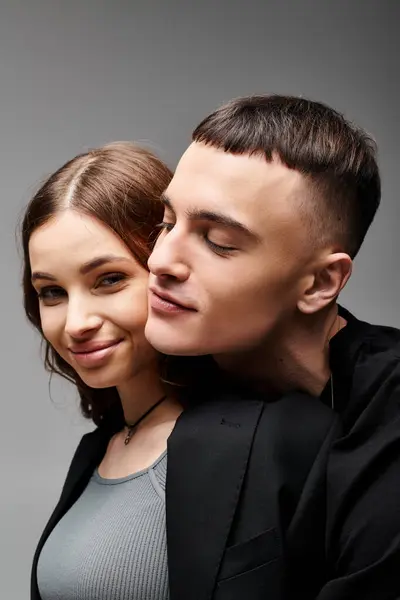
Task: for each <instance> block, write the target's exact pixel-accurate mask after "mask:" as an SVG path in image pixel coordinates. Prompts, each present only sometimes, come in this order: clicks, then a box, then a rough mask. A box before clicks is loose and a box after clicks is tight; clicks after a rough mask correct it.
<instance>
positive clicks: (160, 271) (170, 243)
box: [147, 230, 189, 281]
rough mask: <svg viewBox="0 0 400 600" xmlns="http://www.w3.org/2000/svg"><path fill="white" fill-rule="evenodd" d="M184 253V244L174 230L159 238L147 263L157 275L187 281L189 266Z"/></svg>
mask: <svg viewBox="0 0 400 600" xmlns="http://www.w3.org/2000/svg"><path fill="white" fill-rule="evenodd" d="M184 255H185V253H184V248H183V245H182V243H181V242H180V240H179V237H178V236H177V235H175V232H174V230H173V231H171V232H169V233H168V234H167V235H164V236H160V237H159V238H158V240H157V242H156V245H155V247H154V250H153V252H152V254H151V255H150V258H149V260H148V263H147V264H148V267H149V270H150V272H151V273H152V274H153V275H155V276H156V277H160V278H166V277H170V278H172V279H177V280H179V281H185V280H186V279H188V277H189V267H188V264H187V261H186V260H185V258H184Z"/></svg>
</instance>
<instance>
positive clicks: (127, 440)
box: [124, 427, 133, 446]
mask: <svg viewBox="0 0 400 600" xmlns="http://www.w3.org/2000/svg"><path fill="white" fill-rule="evenodd" d="M132 435H133V427H129V428H128V433H127V434H126V438H125V441H124V444H125V446H127V445H128V444H129V442H130V441H131V437H132Z"/></svg>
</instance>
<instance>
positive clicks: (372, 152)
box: [192, 95, 381, 258]
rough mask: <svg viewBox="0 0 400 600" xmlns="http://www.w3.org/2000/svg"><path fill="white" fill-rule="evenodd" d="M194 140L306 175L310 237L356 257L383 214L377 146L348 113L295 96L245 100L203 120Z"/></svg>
mask: <svg viewBox="0 0 400 600" xmlns="http://www.w3.org/2000/svg"><path fill="white" fill-rule="evenodd" d="M192 139H193V141H195V142H200V143H205V144H207V145H210V146H213V147H215V148H219V149H222V150H224V151H225V152H230V153H232V154H248V155H262V156H264V157H265V159H266V161H267V162H271V161H272V160H274V159H276V158H278V159H279V160H280V161H281V162H282V163H283V164H284V165H286V166H287V167H288V168H289V169H294V170H296V171H298V172H299V173H301V174H302V175H303V176H304V178H305V180H306V182H308V183H309V186H308V188H309V190H310V193H309V194H306V197H305V195H304V194H303V195H301V194H299V199H300V204H301V206H302V208H304V211H303V215H304V216H305V217H306V218H307V223H308V226H309V227H310V234H311V238H312V239H313V241H314V242H316V243H318V244H321V243H322V244H333V245H334V246H335V247H337V249H338V250H342V251H344V252H347V253H348V254H349V255H350V256H351V257H352V258H354V257H355V255H356V254H357V252H358V250H359V248H360V246H361V244H362V242H363V240H364V237H365V235H366V233H367V231H368V229H369V227H370V225H371V223H372V221H373V219H374V216H375V213H376V211H377V209H378V206H379V203H380V197H381V182H380V175H379V168H378V164H377V158H376V144H375V141H374V140H373V139H372V138H371V137H370V136H369V135H368V134H367V133H366V132H365V131H363V130H362V129H360V128H359V127H357V126H355V125H354V124H352V123H351V122H349V121H347V120H346V119H345V118H344V116H343V115H342V114H340V113H339V112H337V111H335V110H333V109H332V108H330V107H329V106H326V105H325V104H322V103H320V102H314V101H311V100H307V99H304V98H298V97H293V96H278V95H269V96H249V97H243V98H237V99H235V100H232V101H230V102H228V103H227V104H225V105H223V106H221V107H220V108H218V109H217V110H216V111H214V112H213V113H211V114H210V115H209V116H208V117H206V118H205V119H203V121H202V122H201V123H200V124H199V125H198V126H197V127H196V129H195V130H194V132H193V134H192ZM301 196H303V197H301Z"/></svg>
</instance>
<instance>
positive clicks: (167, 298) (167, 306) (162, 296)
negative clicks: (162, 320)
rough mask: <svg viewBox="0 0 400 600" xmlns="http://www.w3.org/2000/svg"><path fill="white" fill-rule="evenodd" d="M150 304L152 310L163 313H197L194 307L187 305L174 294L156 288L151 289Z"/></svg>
mask: <svg viewBox="0 0 400 600" xmlns="http://www.w3.org/2000/svg"><path fill="white" fill-rule="evenodd" d="M150 304H151V307H152V308H154V309H155V310H159V311H161V312H170V313H172V312H182V311H190V312H196V309H195V308H194V307H193V306H190V305H189V304H185V303H183V302H181V301H180V300H179V299H178V298H176V297H175V296H173V295H172V294H169V293H168V292H164V291H163V290H159V289H158V288H155V287H151V288H150Z"/></svg>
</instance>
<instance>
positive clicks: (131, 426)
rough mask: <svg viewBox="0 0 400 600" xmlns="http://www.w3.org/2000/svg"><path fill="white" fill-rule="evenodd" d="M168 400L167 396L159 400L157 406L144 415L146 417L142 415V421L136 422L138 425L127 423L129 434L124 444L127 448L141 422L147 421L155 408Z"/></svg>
mask: <svg viewBox="0 0 400 600" xmlns="http://www.w3.org/2000/svg"><path fill="white" fill-rule="evenodd" d="M166 398H167V396H166V395H165V396H163V397H162V398H160V399H159V400H158V401H157V402H156V403H155V404H153V406H152V407H151V408H149V410H148V411H146V412H145V413H144V415H142V416H141V417H140V419H138V420H137V421H136V423H133V425H129V423H127V422H126V421H125V427H127V428H128V433H127V434H126V437H125V441H124V444H125V446H127V445H128V444H129V442H130V441H131V437H132V435H133V432H134V430H135V429H136V427H137V426H138V425H139V423H141V422H142V421H143V419H145V418H146V417H147V415H149V414H150V413H151V412H152V411H153V410H154V409H155V408H157V406H158V405H159V404H161V402H164V400H165V399H166Z"/></svg>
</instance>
